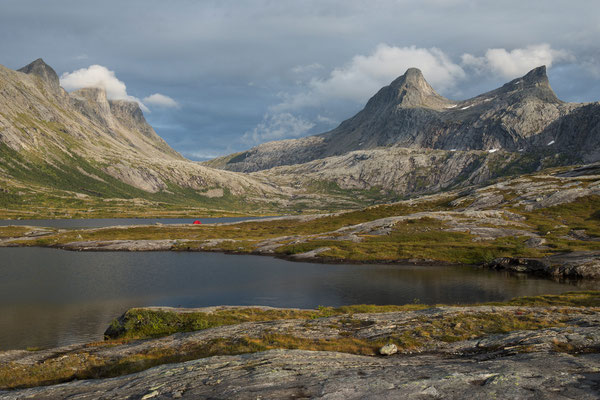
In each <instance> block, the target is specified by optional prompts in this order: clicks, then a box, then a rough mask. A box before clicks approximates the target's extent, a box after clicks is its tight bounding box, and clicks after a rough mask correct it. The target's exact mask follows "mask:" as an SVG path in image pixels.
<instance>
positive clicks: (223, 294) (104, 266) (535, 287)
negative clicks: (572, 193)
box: [0, 248, 595, 349]
mask: <svg viewBox="0 0 600 400" xmlns="http://www.w3.org/2000/svg"><path fill="white" fill-rule="evenodd" d="M586 285H588V286H586V287H585V288H595V287H594V286H593V285H594V284H592V283H588V284H586ZM576 288H577V287H576V286H574V285H571V284H560V283H556V282H552V281H550V280H544V279H538V278H532V277H526V276H512V275H509V274H503V273H499V272H493V271H483V270H478V269H474V268H471V267H431V266H427V267H418V266H403V265H327V264H311V263H300V262H289V261H285V260H280V259H276V258H271V257H261V256H238V255H226V254H218V253H175V252H149V253H129V252H68V251H63V250H55V249H45V248H0V349H15V348H26V347H30V346H32V347H33V346H40V347H51V346H60V345H66V344H71V343H79V342H88V341H96V340H101V339H102V333H103V332H104V330H105V329H106V327H107V326H108V324H109V322H110V321H111V320H112V319H113V318H115V317H118V316H119V315H120V314H122V313H123V312H124V311H125V310H127V309H128V308H130V307H138V306H150V305H155V306H182V307H203V306H211V305H220V304H224V305H267V306H275V307H300V308H314V307H317V306H318V305H328V306H340V305H346V304H360V303H369V304H405V303H411V302H413V301H415V299H418V301H420V302H423V303H429V304H433V303H473V302H482V301H492V300H506V299H510V298H512V297H516V296H525V295H536V294H542V293H561V292H565V291H568V290H574V289H576Z"/></svg>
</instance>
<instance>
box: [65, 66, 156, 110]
mask: <svg viewBox="0 0 600 400" xmlns="http://www.w3.org/2000/svg"><path fill="white" fill-rule="evenodd" d="M60 84H61V86H62V87H63V88H65V90H67V91H72V90H77V89H81V88H86V87H96V88H102V89H104V90H106V97H107V98H108V99H110V100H129V101H135V102H137V103H138V104H139V105H140V107H141V108H142V110H144V111H145V112H149V111H150V110H148V108H147V107H146V106H145V105H144V103H142V101H141V100H140V99H138V98H137V97H134V96H130V95H128V94H127V86H125V83H123V82H122V81H120V80H119V79H118V78H117V77H116V75H115V73H114V71H111V70H109V69H108V68H106V67H104V66H102V65H97V64H94V65H90V66H89V67H87V68H81V69H78V70H76V71H73V72H65V73H64V74H62V75H61V77H60Z"/></svg>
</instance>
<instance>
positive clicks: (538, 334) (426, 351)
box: [0, 292, 600, 400]
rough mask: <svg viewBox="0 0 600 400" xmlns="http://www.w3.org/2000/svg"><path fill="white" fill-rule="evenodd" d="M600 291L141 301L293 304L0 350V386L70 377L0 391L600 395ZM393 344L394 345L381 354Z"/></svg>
mask: <svg viewBox="0 0 600 400" xmlns="http://www.w3.org/2000/svg"><path fill="white" fill-rule="evenodd" d="M567 298H568V299H569V300H568V301H567V300H565V299H567ZM599 298H600V296H599V293H598V292H581V293H579V294H576V293H571V294H569V295H566V297H565V296H542V297H540V298H535V300H534V298H531V299H527V298H524V299H518V300H515V301H512V302H509V303H507V304H499V305H483V306H469V307H450V306H441V307H425V308H423V309H415V310H410V309H406V310H400V311H393V312H371V313H352V312H347V313H343V314H339V315H332V316H325V317H316V318H315V315H313V316H312V317H308V318H307V315H304V314H302V313H306V312H317V311H314V310H312V311H311V310H280V309H268V308H255V309H252V310H248V309H247V308H246V309H239V308H235V307H227V308H221V307H213V308H211V309H194V310H182V309H169V308H149V309H136V310H134V311H135V313H137V314H135V313H134V314H131V315H129V317H127V314H126V315H124V317H122V318H121V319H120V321H119V322H118V324H122V327H126V326H134V325H127V319H128V318H133V317H135V318H138V316H139V315H140V314H139V313H142V312H144V313H159V314H160V313H170V314H171V315H172V316H173V315H180V314H181V313H188V314H189V313H200V314H201V315H204V316H206V315H212V314H214V313H239V312H246V313H248V312H252V313H259V312H264V313H271V314H269V315H276V314H272V313H277V312H284V311H285V312H286V313H291V314H290V316H291V317H293V318H292V319H279V320H265V321H251V322H242V323H234V324H229V325H223V326H216V327H211V328H207V329H202V330H196V331H192V332H180V333H176V334H172V335H168V336H163V337H158V338H149V339H132V340H122V341H119V340H109V341H106V342H98V343H92V344H88V345H72V346H68V347H63V348H58V349H49V350H40V351H24V350H23V351H8V352H2V353H0V383H1V384H2V387H3V388H5V389H6V388H8V387H17V388H18V387H20V386H33V384H32V382H33V381H32V380H31V379H33V378H35V377H36V376H37V377H38V378H39V377H41V376H45V378H46V380H45V381H44V380H43V379H42V380H40V382H39V384H46V385H48V384H53V383H57V382H61V381H62V382H66V383H62V384H53V385H50V386H39V387H31V388H25V389H13V390H9V391H0V399H11V400H13V399H26V398H35V399H41V398H43V399H64V398H69V399H153V398H156V399H171V398H214V399H257V398H261V399H282V398H324V399H342V398H344V399H354V398H356V399H358V398H361V399H362V398H378V399H379V398H390V399H391V398H398V397H400V396H402V397H406V398H409V399H437V398H440V399H475V398H477V399H481V398H498V399H516V398H544V399H563V398H577V399H596V398H598V396H599V395H600V372H598V371H600V354H599V350H600V329H598V328H600V308H598V307H597V305H596V303H597V302H598V299H599ZM544 302H545V303H549V304H555V305H551V306H548V305H546V306H541V305H539V304H542V303H544ZM563 304H567V305H563ZM576 304H581V306H574V305H576ZM589 304H592V306H589ZM583 305H587V306H583ZM346 311H348V310H346ZM157 315H158V314H157ZM160 315H163V314H160ZM227 315H229V314H227ZM139 321H144V320H139ZM140 323H144V322H140ZM138 325H139V324H138ZM122 333H123V332H121V334H122ZM113 334H116V333H115V332H113ZM390 344H393V346H394V347H395V351H391V352H387V353H386V354H390V355H387V356H383V355H381V353H382V351H381V348H382V347H384V346H386V345H390ZM396 350H397V352H396ZM52 373H55V375H54V376H52ZM60 374H62V375H60ZM19 376H21V377H22V378H21V379H22V381H21V382H20V383H19V381H18V380H19V379H20V378H19ZM53 377H54V379H53ZM90 378H95V379H90ZM11 379H12V385H11V384H9V381H10V380H11ZM27 379H30V380H29V381H28V380H27Z"/></svg>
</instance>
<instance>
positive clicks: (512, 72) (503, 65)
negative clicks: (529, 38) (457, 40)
mask: <svg viewBox="0 0 600 400" xmlns="http://www.w3.org/2000/svg"><path fill="white" fill-rule="evenodd" d="M572 59H573V57H572V56H571V55H570V54H569V53H568V52H566V51H564V50H556V49H553V48H552V47H551V46H550V45H549V44H547V43H542V44H537V45H531V46H527V47H525V48H520V49H514V50H511V51H508V50H506V49H488V50H487V51H486V53H485V55H484V56H482V57H477V56H474V55H472V54H468V53H467V54H463V56H462V62H463V65H464V66H465V67H472V68H474V69H476V70H477V71H479V72H488V71H489V72H492V73H494V74H497V75H500V76H502V77H503V78H507V79H511V78H516V77H518V76H521V75H524V74H526V73H527V72H528V71H530V70H532V69H533V68H535V67H539V66H540V65H546V66H547V67H548V68H550V67H551V66H552V64H553V63H555V62H559V61H565V60H572Z"/></svg>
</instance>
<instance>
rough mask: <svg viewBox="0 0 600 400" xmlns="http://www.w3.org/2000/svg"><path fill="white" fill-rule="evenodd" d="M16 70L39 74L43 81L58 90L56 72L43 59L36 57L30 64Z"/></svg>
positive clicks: (58, 84) (58, 83)
mask: <svg viewBox="0 0 600 400" xmlns="http://www.w3.org/2000/svg"><path fill="white" fill-rule="evenodd" d="M17 71H19V72H23V73H25V74H32V75H36V76H39V77H40V78H42V80H43V81H45V82H47V83H48V84H49V85H50V87H51V88H52V89H54V90H56V91H60V82H59V79H58V74H57V73H56V71H54V70H53V69H52V67H51V66H49V65H48V64H46V63H45V62H44V60H42V59H41V58H38V59H37V60H35V61H33V62H32V63H30V64H27V65H26V66H24V67H23V68H20V69H18V70H17Z"/></svg>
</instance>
